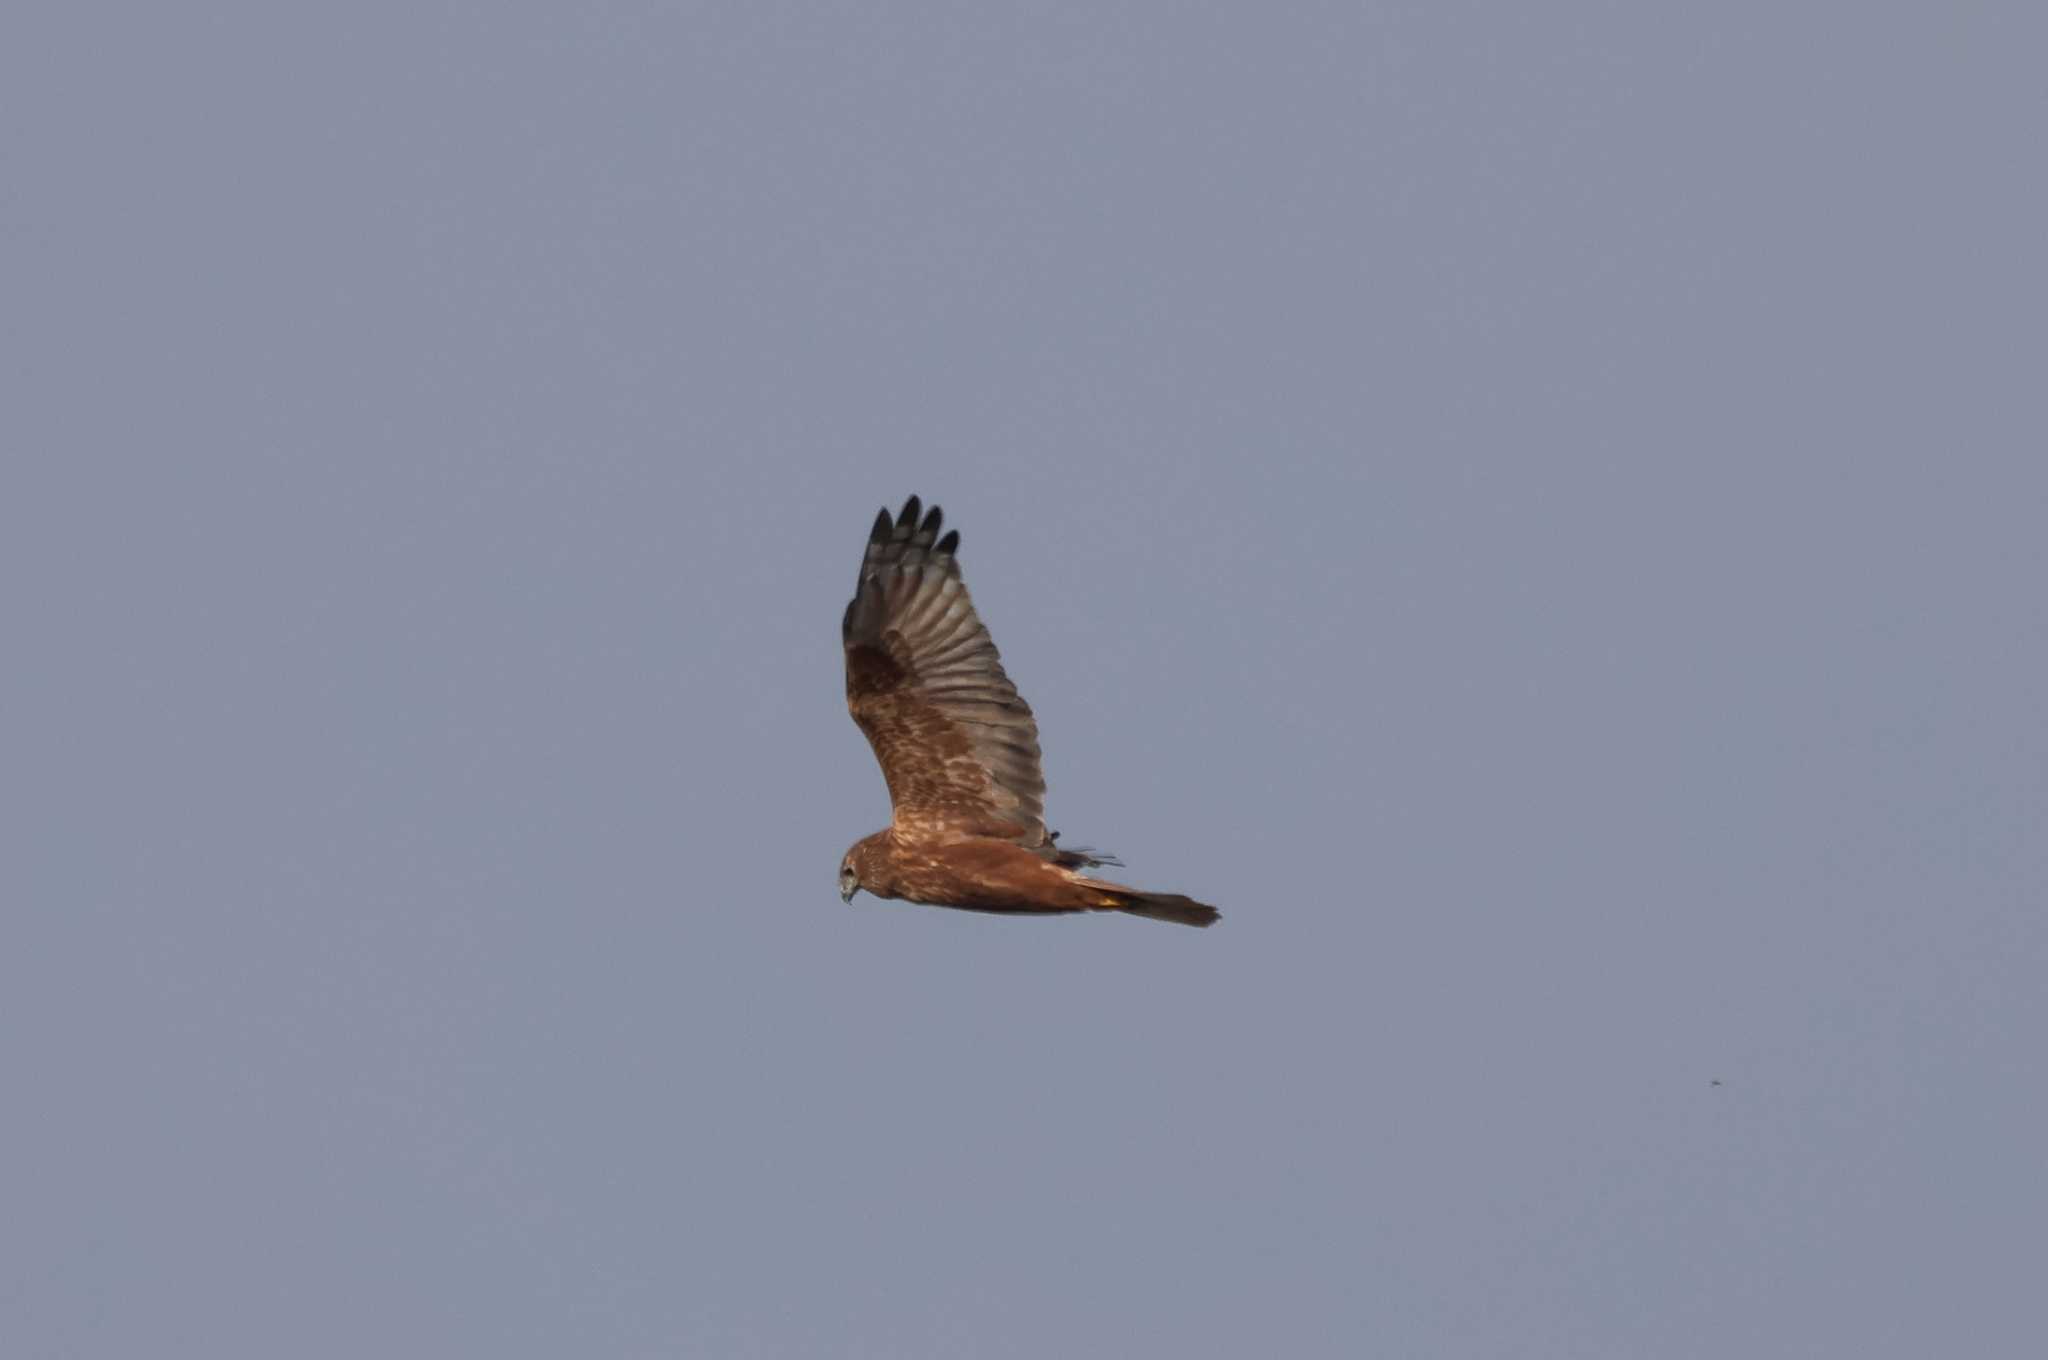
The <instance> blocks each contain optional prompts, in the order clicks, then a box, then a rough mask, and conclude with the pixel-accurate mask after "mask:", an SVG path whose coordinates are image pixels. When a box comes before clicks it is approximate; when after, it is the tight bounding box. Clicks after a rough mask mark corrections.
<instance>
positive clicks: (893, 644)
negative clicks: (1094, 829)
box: [839, 496, 1217, 926]
mask: <svg viewBox="0 0 2048 1360" xmlns="http://www.w3.org/2000/svg"><path fill="white" fill-rule="evenodd" d="M941 518H942V517H941V515H940V514H939V507H938V506H936V505H935V506H933V507H932V508H931V509H930V510H928V511H925V510H922V509H921V507H920V506H919V504H918V499H917V497H915V496H912V497H911V498H910V499H909V500H908V501H906V502H904V505H903V513H902V514H900V515H897V516H896V517H895V518H894V519H891V518H890V517H889V512H888V511H887V510H883V511H882V512H881V514H880V515H879V516H877V517H876V519H875V527H874V530H873V532H871V533H870V534H869V535H868V546H867V552H866V554H865V555H864V556H863V557H862V558H861V564H860V580H859V581H858V583H857V584H856V585H855V587H854V592H853V600H852V602H851V603H850V604H848V605H847V606H846V618H845V620H844V621H843V622H842V623H841V625H840V632H841V634H842V636H843V638H844V640H845V643H846V705H847V707H848V708H850V709H852V710H853V720H854V721H855V722H856V723H858V724H860V730H861V731H863V732H865V733H867V736H868V742H869V743H870V744H871V745H872V746H873V747H874V748H875V759H877V760H879V761H880V762H881V764H882V777H883V778H884V779H886V780H888V782H889V802H890V804H891V820H890V824H889V825H888V826H887V827H886V828H884V829H883V830H881V831H877V832H876V833H875V834H874V835H872V836H867V837H864V838H863V839H861V840H858V841H855V842H854V843H853V848H852V849H850V850H848V851H847V852H846V858H845V859H842V860H841V861H839V896H840V898H841V899H842V900H844V901H847V902H851V901H852V900H853V895H854V894H855V893H857V892H859V891H860V890H861V889H863V888H865V889H867V890H868V891H869V892H871V893H873V894H874V895H875V896H877V897H899V898H904V899H906V900H908V901H912V902H924V903H927V904H929V905H931V906H936V907H962V908H965V909H966V910H968V911H992V912H1003V913H1011V914H1020V915H1035V916H1044V915H1054V914H1058V913H1062V912H1071V911H1123V912H1129V913H1130V914H1131V915H1133V916H1149V917H1151V918H1152V919H1153V920H1155V921H1177V922H1179V923H1180V924H1182V925H1185V926H1206V925H1211V924H1213V923H1214V922H1215V920H1216V916H1217V911H1216V908H1214V907H1211V906H1207V905H1205V904H1203V903H1201V902H1197V901H1195V900H1193V899H1192V898H1187V897H1181V896H1178V895H1176V894H1174V893H1155V892H1141V891H1140V890H1138V889H1136V888H1126V887H1124V886H1122V885H1121V884H1117V883H1110V882H1107V881H1105V880H1103V879H1099V878H1093V877H1090V876H1089V875H1088V874H1087V873H1085V872H1084V871H1085V870H1088V869H1093V868H1095V867H1097V866H1098V865H1104V864H1115V863H1117V862H1118V861H1117V860H1115V859H1114V858H1112V857H1110V856H1108V855H1104V854H1097V853H1093V852H1090V851H1087V850H1080V849H1073V850H1062V849H1061V848H1060V847H1059V846H1058V845H1057V844H1056V842H1057V841H1058V839H1059V833H1058V832H1056V831H1054V832H1048V831H1047V830H1046V829H1045V810H1044V800H1045V775H1044V774H1043V773H1042V772H1041V771H1040V769H1039V764H1038V724H1037V723H1036V722H1035V721H1033V720H1032V717H1031V707H1030V705H1028V704H1026V703H1025V702H1024V700H1023V699H1021V698H1019V697H1018V694H1017V687H1016V686H1015V685H1013V684H1011V683H1010V677H1009V676H1007V675H1005V674H1003V664H1002V661H1001V660H1000V659H999V658H998V657H997V655H996V644H995V643H994V642H993V641H991V640H990V639H989V635H988V629H986V628H984V627H983V626H982V623H981V619H980V618H979V617H978V616H977V615H976V614H975V612H974V602H973V601H972V600H970V599H968V598H967V586H966V584H965V583H964V582H962V581H961V579H960V560H959V558H958V556H957V553H958V550H959V547H960V534H959V532H958V531H957V530H956V531H954V532H952V533H949V534H947V535H946V536H945V537H944V538H940V537H939V524H940V521H941Z"/></svg>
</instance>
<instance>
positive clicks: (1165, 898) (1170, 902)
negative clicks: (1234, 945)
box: [1103, 888, 1223, 926]
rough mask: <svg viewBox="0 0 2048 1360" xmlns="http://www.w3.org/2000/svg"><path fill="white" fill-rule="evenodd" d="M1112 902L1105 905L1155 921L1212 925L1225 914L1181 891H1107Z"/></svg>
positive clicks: (1126, 889) (1118, 889)
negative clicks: (1186, 895)
mask: <svg viewBox="0 0 2048 1360" xmlns="http://www.w3.org/2000/svg"><path fill="white" fill-rule="evenodd" d="M1108 895H1109V896H1110V897H1111V898H1113V899H1114V900H1113V901H1110V902H1105V903H1104V904H1103V905H1104V906H1106V907H1108V908H1110V909H1111V910H1113V911H1124V912H1129V913H1130V914H1131V915H1133V916H1144V917H1147V918H1149V919H1151V920H1154V921H1172V922H1174V923H1175V924H1177V925H1183V926H1213V925H1215V924H1216V922H1217V920H1218V919H1219V918H1220V917H1221V916H1222V915H1223V913H1222V912H1220V911H1218V910H1216V908H1214V907H1212V906H1210V905H1209V904H1208V903H1207V902H1197V901H1196V900H1195V899H1194V898H1192V897H1182V896H1181V895H1180V894H1179V893H1152V892H1138V891H1137V890H1136V889H1133V888H1115V889H1112V890H1111V891H1110V893H1109V894H1108Z"/></svg>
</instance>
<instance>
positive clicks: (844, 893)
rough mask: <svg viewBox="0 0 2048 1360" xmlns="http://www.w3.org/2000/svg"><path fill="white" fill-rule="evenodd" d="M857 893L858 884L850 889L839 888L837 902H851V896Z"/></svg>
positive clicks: (858, 889)
mask: <svg viewBox="0 0 2048 1360" xmlns="http://www.w3.org/2000/svg"><path fill="white" fill-rule="evenodd" d="M859 891H860V885H858V884H855V885H854V886H853V887H851V888H841V889H840V890H839V900H840V901H842V902H851V901H852V900H853V895H854V894H855V893H857V892H859Z"/></svg>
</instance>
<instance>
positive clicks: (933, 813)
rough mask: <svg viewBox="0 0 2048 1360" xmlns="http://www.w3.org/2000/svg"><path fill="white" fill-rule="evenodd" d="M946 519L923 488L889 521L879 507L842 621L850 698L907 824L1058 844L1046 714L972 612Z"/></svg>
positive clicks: (900, 822)
mask: <svg viewBox="0 0 2048 1360" xmlns="http://www.w3.org/2000/svg"><path fill="white" fill-rule="evenodd" d="M942 519H943V517H942V516H941V514H940V513H939V507H938V506H936V505H935V506H933V507H932V508H931V509H930V510H929V511H923V510H922V509H921V507H920V506H919V504H918V499H917V497H915V496H912V497H911V498H910V499H909V500H908V501H906V502H904V505H903V511H902V513H901V514H899V515H897V516H896V517H895V518H894V519H893V520H892V519H891V518H890V517H889V512H888V511H887V510H883V511H882V512H881V513H880V514H879V515H878V516H876V518H875V527H874V529H873V531H872V532H871V533H869V535H868V546H867V552H866V553H865V554H864V555H863V557H862V559H861V565H860V579H859V582H858V583H857V584H856V586H855V588H854V593H853V599H852V601H851V602H850V603H849V604H848V605H847V606H846V617H845V619H844V620H843V621H842V623H841V626H840V631H841V634H842V636H843V638H844V640H845V643H846V704H847V707H848V708H849V709H851V710H852V712H853V720H854V721H855V722H856V723H859V724H860V729H861V731H863V732H865V733H867V737H868V742H869V744H870V745H872V746H873V747H874V748H875V758H876V759H877V760H878V761H880V762H881V765H882V776H883V778H885V779H887V780H888V781H889V801H890V803H891V804H892V805H893V808H894V814H893V819H894V824H895V827H896V829H897V830H898V831H899V832H907V833H910V834H915V835H933V834H940V833H944V832H964V833H967V834H970V835H980V836H999V837H1002V838H1004V839H1007V840H1015V841H1017V842H1019V843H1020V844H1023V845H1027V846H1032V847H1037V846H1040V845H1042V844H1050V842H1049V841H1047V839H1046V835H1045V775H1044V773H1043V771H1042V770H1041V768H1040V765H1039V753H1038V724H1037V722H1036V721H1034V720H1033V718H1032V716H1031V706H1030V705H1029V704H1026V703H1025V702H1024V700H1023V699H1021V698H1019V697H1018V694H1017V687H1016V686H1015V685H1013V684H1011V683H1010V677H1009V676H1007V675H1005V674H1004V673H1003V665H1002V661H1001V659H1000V658H999V657H998V656H997V653H996V645H995V643H994V642H993V641H992V640H990V638H989V635H988V629H987V628H985V627H983V626H982V622H981V619H980V617H979V616H978V615H976V614H975V612H974V602H973V601H972V600H970V599H969V598H968V597H967V586H966V584H965V583H964V582H963V581H962V580H961V579H960V562H959V559H958V558H957V557H956V556H955V553H956V551H957V550H958V548H959V546H960V535H959V533H958V532H957V531H955V532H952V533H948V534H947V535H946V536H945V537H944V538H940V537H939V526H940V524H941V522H942Z"/></svg>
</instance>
